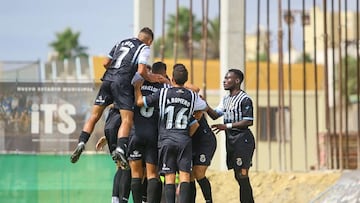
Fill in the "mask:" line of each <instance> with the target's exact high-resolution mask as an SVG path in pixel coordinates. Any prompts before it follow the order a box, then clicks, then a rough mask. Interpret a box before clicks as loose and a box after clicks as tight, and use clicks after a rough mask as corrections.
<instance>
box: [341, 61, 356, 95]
mask: <svg viewBox="0 0 360 203" xmlns="http://www.w3.org/2000/svg"><path fill="white" fill-rule="evenodd" d="M345 62H347V69H346V66H345V65H346V63H345ZM341 64H342V68H341V70H342V92H343V94H345V93H346V91H345V88H347V92H348V95H347V96H350V95H354V94H357V88H358V84H357V67H356V65H357V64H356V58H354V57H351V56H348V57H347V58H343V59H342V60H341ZM346 70H347V80H345V79H346Z"/></svg>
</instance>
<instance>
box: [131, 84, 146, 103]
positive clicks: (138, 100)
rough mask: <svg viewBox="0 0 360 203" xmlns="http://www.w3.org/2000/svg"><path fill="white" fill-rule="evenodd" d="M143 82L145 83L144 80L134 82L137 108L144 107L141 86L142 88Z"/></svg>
mask: <svg viewBox="0 0 360 203" xmlns="http://www.w3.org/2000/svg"><path fill="white" fill-rule="evenodd" d="M143 82H144V80H141V79H138V80H135V81H133V85H134V91H135V104H136V105H137V106H144V99H143V95H142V93H141V86H142V84H143Z"/></svg>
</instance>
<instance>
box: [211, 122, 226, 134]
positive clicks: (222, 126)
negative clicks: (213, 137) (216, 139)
mask: <svg viewBox="0 0 360 203" xmlns="http://www.w3.org/2000/svg"><path fill="white" fill-rule="evenodd" d="M226 128H227V127H226V125H225V124H214V125H211V129H212V130H213V131H214V132H215V134H218V133H219V132H220V131H222V130H225V129H226Z"/></svg>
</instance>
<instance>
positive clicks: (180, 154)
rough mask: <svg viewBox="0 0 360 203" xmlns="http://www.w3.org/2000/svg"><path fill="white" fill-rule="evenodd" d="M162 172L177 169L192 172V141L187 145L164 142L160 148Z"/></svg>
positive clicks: (168, 172) (167, 172)
mask: <svg viewBox="0 0 360 203" xmlns="http://www.w3.org/2000/svg"><path fill="white" fill-rule="evenodd" d="M159 169H160V174H171V173H176V172H177V171H184V172H188V173H190V172H191V142H188V143H187V144H186V145H185V146H184V145H179V144H178V143H171V142H163V143H162V144H161V147H160V149H159Z"/></svg>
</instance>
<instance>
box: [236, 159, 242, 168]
mask: <svg viewBox="0 0 360 203" xmlns="http://www.w3.org/2000/svg"><path fill="white" fill-rule="evenodd" d="M236 165H238V166H241V165H242V159H241V158H236Z"/></svg>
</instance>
